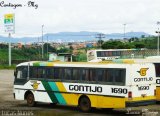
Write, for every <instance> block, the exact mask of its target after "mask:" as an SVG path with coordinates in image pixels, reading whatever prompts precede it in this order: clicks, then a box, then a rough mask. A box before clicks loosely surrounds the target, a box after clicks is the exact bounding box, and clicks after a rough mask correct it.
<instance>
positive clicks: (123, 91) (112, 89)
mask: <svg viewBox="0 0 160 116" xmlns="http://www.w3.org/2000/svg"><path fill="white" fill-rule="evenodd" d="M111 91H112V93H119V94H127V93H128V91H127V89H122V88H111Z"/></svg>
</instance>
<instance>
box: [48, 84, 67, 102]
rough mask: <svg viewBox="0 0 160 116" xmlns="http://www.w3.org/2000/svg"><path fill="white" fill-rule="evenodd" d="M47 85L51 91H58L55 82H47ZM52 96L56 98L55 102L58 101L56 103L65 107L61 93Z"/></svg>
mask: <svg viewBox="0 0 160 116" xmlns="http://www.w3.org/2000/svg"><path fill="white" fill-rule="evenodd" d="M48 83H49V85H50V87H51V89H52V91H59V89H58V87H57V85H56V83H55V82H48ZM54 95H55V96H56V98H57V100H58V102H59V103H60V104H63V105H66V101H65V99H64V98H63V96H62V94H61V93H54Z"/></svg>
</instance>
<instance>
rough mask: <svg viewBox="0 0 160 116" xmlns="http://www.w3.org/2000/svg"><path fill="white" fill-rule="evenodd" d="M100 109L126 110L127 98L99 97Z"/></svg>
mask: <svg viewBox="0 0 160 116" xmlns="http://www.w3.org/2000/svg"><path fill="white" fill-rule="evenodd" d="M97 99H98V100H97V107H99V108H125V98H119V97H107V96H97Z"/></svg>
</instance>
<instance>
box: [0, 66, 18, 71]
mask: <svg viewBox="0 0 160 116" xmlns="http://www.w3.org/2000/svg"><path fill="white" fill-rule="evenodd" d="M15 68H16V65H12V66H8V65H0V70H1V69H15Z"/></svg>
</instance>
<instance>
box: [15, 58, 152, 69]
mask: <svg viewBox="0 0 160 116" xmlns="http://www.w3.org/2000/svg"><path fill="white" fill-rule="evenodd" d="M140 63H141V64H142V63H143V64H144V63H149V62H136V61H135V60H133V59H116V60H111V61H101V62H61V61H53V62H51V61H30V62H24V63H20V64H18V65H17V67H19V66H28V65H30V66H71V67H72V66H76V67H78V66H79V67H81V66H86V67H91V66H96V67H97V66H107V65H111V64H114V66H115V65H121V66H122V64H124V65H127V64H140Z"/></svg>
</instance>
